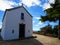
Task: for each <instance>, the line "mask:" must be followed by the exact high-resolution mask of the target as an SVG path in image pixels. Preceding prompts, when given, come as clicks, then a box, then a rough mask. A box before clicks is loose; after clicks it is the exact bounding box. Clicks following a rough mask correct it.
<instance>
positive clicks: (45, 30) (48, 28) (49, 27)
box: [41, 24, 52, 35]
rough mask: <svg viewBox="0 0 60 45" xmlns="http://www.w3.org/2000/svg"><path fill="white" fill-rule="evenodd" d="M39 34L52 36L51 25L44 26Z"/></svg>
mask: <svg viewBox="0 0 60 45" xmlns="http://www.w3.org/2000/svg"><path fill="white" fill-rule="evenodd" d="M41 32H44V35H46V34H48V33H49V34H52V27H51V25H50V24H48V25H47V26H45V27H42V28H41Z"/></svg>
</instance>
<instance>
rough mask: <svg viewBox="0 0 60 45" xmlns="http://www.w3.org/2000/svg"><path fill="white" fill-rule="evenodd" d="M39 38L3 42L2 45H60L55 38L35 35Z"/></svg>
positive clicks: (59, 41)
mask: <svg viewBox="0 0 60 45" xmlns="http://www.w3.org/2000/svg"><path fill="white" fill-rule="evenodd" d="M33 36H37V38H30V39H24V40H15V41H1V40H0V45H60V40H59V39H57V38H53V37H48V36H43V35H38V34H33Z"/></svg>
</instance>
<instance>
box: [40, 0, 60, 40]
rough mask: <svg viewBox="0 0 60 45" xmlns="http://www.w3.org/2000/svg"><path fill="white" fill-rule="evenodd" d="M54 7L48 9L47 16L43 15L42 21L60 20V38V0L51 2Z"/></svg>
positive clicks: (59, 34)
mask: <svg viewBox="0 0 60 45" xmlns="http://www.w3.org/2000/svg"><path fill="white" fill-rule="evenodd" d="M50 5H51V6H52V8H49V9H46V10H45V11H46V13H47V14H46V16H41V19H40V20H41V21H42V22H45V21H50V22H51V21H56V20H59V28H58V29H59V30H58V38H59V39H60V0H55V4H50Z"/></svg>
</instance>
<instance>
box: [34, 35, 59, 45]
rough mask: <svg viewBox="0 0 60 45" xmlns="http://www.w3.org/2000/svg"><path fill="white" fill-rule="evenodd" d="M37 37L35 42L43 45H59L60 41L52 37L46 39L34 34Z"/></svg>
mask: <svg viewBox="0 0 60 45" xmlns="http://www.w3.org/2000/svg"><path fill="white" fill-rule="evenodd" d="M34 35H35V36H37V38H36V40H38V41H39V42H41V43H42V44H43V45H60V40H59V39H58V38H54V37H48V36H43V35H38V34H34Z"/></svg>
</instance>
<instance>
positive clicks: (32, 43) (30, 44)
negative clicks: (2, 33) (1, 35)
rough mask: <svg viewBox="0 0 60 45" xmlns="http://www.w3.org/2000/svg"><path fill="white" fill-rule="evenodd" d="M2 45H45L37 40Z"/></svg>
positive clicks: (3, 43) (0, 42)
mask: <svg viewBox="0 0 60 45" xmlns="http://www.w3.org/2000/svg"><path fill="white" fill-rule="evenodd" d="M0 45H43V44H42V43H41V42H40V41H38V40H36V39H35V38H31V39H24V40H13V41H1V40H0Z"/></svg>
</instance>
